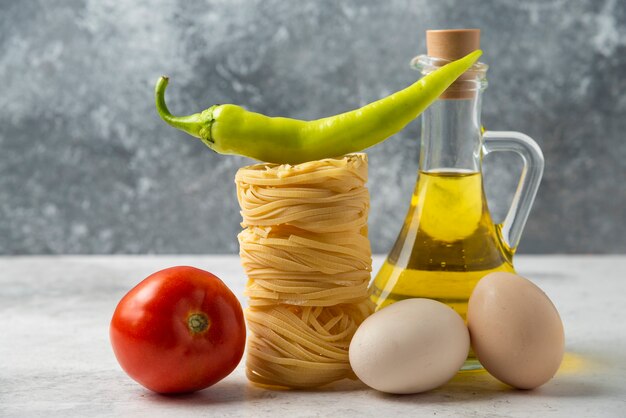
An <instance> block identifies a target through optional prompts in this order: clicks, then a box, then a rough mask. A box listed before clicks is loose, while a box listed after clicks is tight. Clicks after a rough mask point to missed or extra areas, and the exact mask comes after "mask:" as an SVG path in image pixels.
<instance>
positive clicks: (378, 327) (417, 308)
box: [349, 299, 470, 394]
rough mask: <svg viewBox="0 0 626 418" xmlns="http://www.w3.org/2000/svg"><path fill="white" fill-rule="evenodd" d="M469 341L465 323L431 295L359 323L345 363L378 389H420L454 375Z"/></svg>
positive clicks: (441, 382)
mask: <svg viewBox="0 0 626 418" xmlns="http://www.w3.org/2000/svg"><path fill="white" fill-rule="evenodd" d="M469 345H470V338H469V332H468V330H467V327H466V326H465V323H464V322H463V319H462V318H461V317H460V316H459V315H458V314H457V313H456V312H455V311H454V310H453V309H452V308H450V307H449V306H447V305H444V304H443V303H440V302H437V301H434V300H431V299H406V300H403V301H400V302H396V303H394V304H393V305H390V306H388V307H386V308H384V309H382V310H380V311H378V312H376V313H375V314H373V315H372V316H370V317H369V318H367V319H366V320H365V321H363V323H362V324H361V326H360V327H359V328H358V329H357V331H356V333H355V334H354V337H353V338H352V342H351V343H350V351H349V356H350V365H351V366H352V369H353V370H354V373H356V375H357V376H358V378H359V379H361V380H362V381H363V383H365V384H366V385H368V386H370V387H372V388H374V389H377V390H379V391H382V392H387V393H398V394H405V393H418V392H424V391H427V390H430V389H434V388H436V387H439V386H441V385H443V384H444V383H446V382H447V381H448V380H450V379H451V378H452V377H453V376H454V375H455V374H456V372H457V371H458V370H459V369H460V368H461V366H462V365H463V363H464V361H465V359H466V358H467V354H468V352H469Z"/></svg>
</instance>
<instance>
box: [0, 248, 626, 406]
mask: <svg viewBox="0 0 626 418" xmlns="http://www.w3.org/2000/svg"><path fill="white" fill-rule="evenodd" d="M381 262H382V259H381V258H380V257H376V258H375V269H376V268H377V267H378V266H379V265H380V263H381ZM174 265H193V266H196V267H199V268H203V269H206V270H209V271H211V272H213V273H215V274H217V275H218V276H219V277H221V278H222V279H223V280H224V281H225V282H226V283H227V284H228V285H229V286H230V287H231V289H233V290H234V291H235V292H236V293H237V295H238V296H240V297H241V294H242V290H243V286H244V283H245V278H244V274H243V271H242V269H241V267H240V265H239V260H238V258H237V257H236V256H89V257H84V256H70V257H0V416H2V417H4V416H7V417H13V416H16V417H18V416H23V417H38V416H45V417H52V416H55V417H56V416H59V417H68V418H71V417H91V416H115V417H125V416H129V417H133V416H137V417H161V416H177V417H186V416H190V417H195V416H234V417H238V416H253V417H266V416H267V417H280V416H286V417H308V416H320V417H330V416H333V417H344V416H350V417H352V418H356V417H392V416H397V417H399V416H437V417H447V416H463V417H496V416H497V417H500V416H503V417H531V416H532V417H626V315H625V314H624V309H626V256H604V257H600V256H567V257H566V256H541V257H538V256H533V257H530V256H526V257H524V256H519V257H518V259H517V260H516V266H517V270H518V271H519V272H520V273H521V274H523V275H525V276H527V277H528V278H531V279H532V280H533V281H535V282H536V283H537V284H538V285H539V286H540V287H542V288H543V289H544V291H545V292H546V293H547V294H548V295H549V296H550V297H551V298H552V300H553V301H554V303H555V305H556V306H557V308H558V309H559V311H560V313H561V316H562V318H563V321H564V324H565V333H566V347H567V354H566V358H565V361H564V363H563V365H562V367H561V369H560V370H559V372H558V373H557V375H556V377H555V378H554V379H553V380H552V381H550V382H549V383H547V384H546V385H544V386H543V387H541V388H539V389H537V390H534V391H517V390H513V389H510V388H508V387H507V386H505V385H503V384H501V383H499V382H498V381H496V380H495V379H493V378H492V377H490V376H489V375H488V374H486V373H485V372H478V373H464V374H459V375H457V376H456V377H455V378H454V379H453V380H452V381H451V382H449V383H448V384H446V385H445V386H443V387H441V388H439V389H437V390H434V391H431V392H428V393H423V394H418V395H405V396H391V395H385V394H381V393H378V392H376V391H374V390H371V389H369V388H367V387H365V386H364V385H363V384H361V383H359V382H354V381H349V380H345V381H342V382H338V383H335V384H333V385H330V386H328V387H325V388H324V389H320V390H312V391H271V390H266V389H262V388H259V387H256V386H254V385H252V384H250V383H248V381H247V380H246V377H245V374H244V370H243V367H244V361H242V363H241V364H240V365H239V367H238V368H237V370H236V371H235V372H233V374H231V375H230V376H228V377H227V378H225V379H224V380H222V381H221V382H219V383H218V384H216V385H214V386H213V387H211V388H209V389H206V390H204V391H200V392H197V393H195V394H190V395H183V396H176V397H168V396H162V395H157V394H154V393H151V392H150V391H148V390H145V389H143V388H142V387H141V386H139V385H138V384H136V383H135V382H134V381H132V380H131V379H130V378H129V377H127V376H126V375H125V374H124V372H123V371H122V370H121V369H120V367H119V366H118V364H117V362H116V360H115V357H114V355H113V352H112V350H111V346H110V344H109V339H108V327H109V321H110V319H111V315H112V313H113V310H114V308H115V306H116V304H117V302H118V301H119V299H120V298H121V297H122V296H123V295H124V294H125V293H126V292H127V291H128V290H129V289H130V288H131V287H132V286H134V285H135V284H136V283H137V282H139V281H140V280H141V279H143V278H145V277H146V276H148V275H149V274H151V273H153V272H154V271H157V270H159V269H161V268H165V267H169V266H174ZM242 302H245V301H244V300H242Z"/></svg>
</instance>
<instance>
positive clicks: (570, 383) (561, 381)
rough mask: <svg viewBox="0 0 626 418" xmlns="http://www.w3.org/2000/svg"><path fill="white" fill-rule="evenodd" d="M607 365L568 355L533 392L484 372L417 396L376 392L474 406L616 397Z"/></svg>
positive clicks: (395, 399)
mask: <svg viewBox="0 0 626 418" xmlns="http://www.w3.org/2000/svg"><path fill="white" fill-rule="evenodd" d="M606 366H607V365H606V364H602V363H601V362H600V361H599V360H590V359H586V358H584V357H582V356H579V355H577V354H574V353H566V354H565V357H564V359H563V363H562V364H561V368H560V369H559V372H558V373H557V376H556V377H555V378H554V379H552V380H551V381H550V382H548V383H546V384H545V385H544V386H541V387H539V388H537V389H534V390H518V389H514V388H512V387H510V386H508V385H505V384H504V383H502V382H500V381H498V380H497V379H496V378H494V377H493V376H491V375H490V374H489V373H487V372H486V371H485V370H476V371H468V372H460V373H458V374H457V375H456V376H455V377H454V378H453V379H452V380H451V381H450V382H448V383H447V384H445V385H444V386H442V387H440V388H438V389H435V390H432V391H429V392H425V393H419V394H415V395H390V394H384V393H380V392H375V393H376V395H377V396H378V397H379V398H382V399H386V400H388V401H391V402H398V403H411V402H426V403H428V402H436V403H446V402H472V401H484V400H494V401H497V400H498V399H499V398H504V397H506V398H507V399H510V398H511V397H515V398H517V397H533V398H540V397H546V398H547V397H549V398H559V397H560V398H585V397H595V396H599V395H607V394H613V393H617V390H616V388H614V387H612V386H609V385H607V384H605V383H603V377H602V376H603V373H604V372H605V371H606ZM506 402H508V401H506Z"/></svg>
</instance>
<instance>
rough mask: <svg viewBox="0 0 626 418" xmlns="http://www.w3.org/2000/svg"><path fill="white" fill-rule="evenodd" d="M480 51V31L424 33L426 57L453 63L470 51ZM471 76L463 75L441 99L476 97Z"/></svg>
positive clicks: (433, 31)
mask: <svg viewBox="0 0 626 418" xmlns="http://www.w3.org/2000/svg"><path fill="white" fill-rule="evenodd" d="M477 49H480V29H440V30H427V31H426V51H427V53H428V56H430V57H433V58H442V59H445V60H450V61H454V60H457V59H459V58H463V57H464V56H466V55H467V54H469V53H470V52H472V51H475V50H477ZM471 79H472V75H471V74H468V73H465V74H464V75H462V76H461V77H459V79H458V80H457V81H456V82H455V83H454V84H452V85H451V86H450V87H449V88H448V90H446V91H445V92H444V93H443V94H442V95H441V97H440V98H441V99H471V98H473V97H475V96H476V91H474V90H472V89H471V87H468V85H470V86H471V83H468V82H467V81H466V82H464V80H471Z"/></svg>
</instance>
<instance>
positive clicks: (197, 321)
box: [187, 312, 211, 334]
mask: <svg viewBox="0 0 626 418" xmlns="http://www.w3.org/2000/svg"><path fill="white" fill-rule="evenodd" d="M187 326H188V327H189V331H191V333H192V334H202V333H204V332H206V331H207V330H208V329H209V327H210V326H211V320H210V319H209V317H208V316H207V315H206V314H205V313H202V312H197V313H192V314H191V315H189V317H188V318H187Z"/></svg>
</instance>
